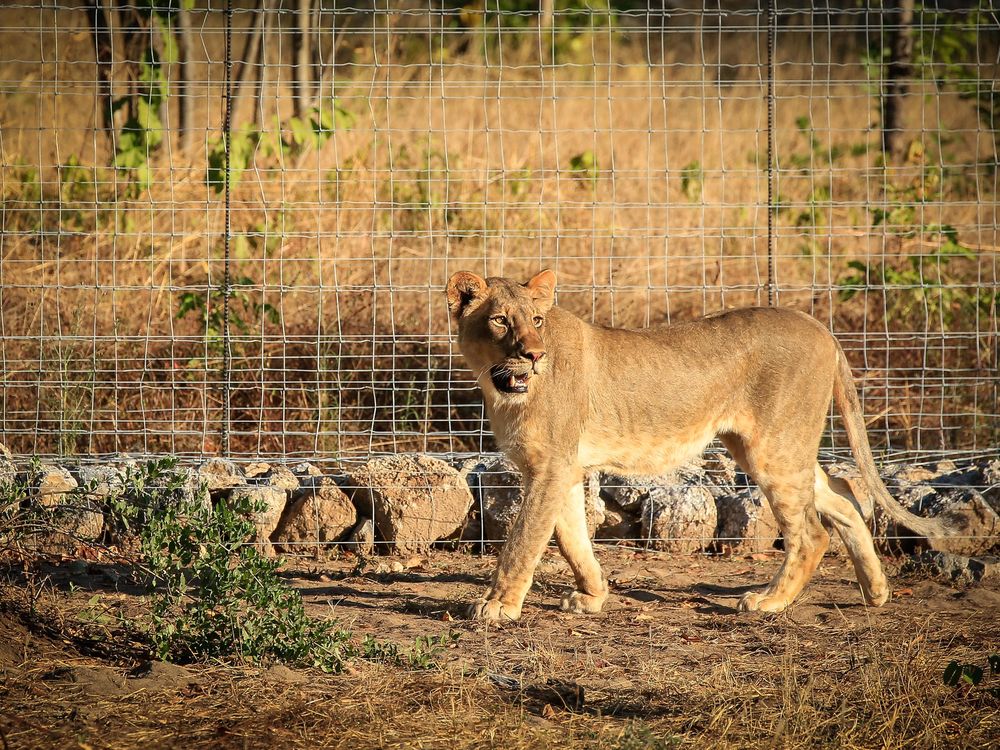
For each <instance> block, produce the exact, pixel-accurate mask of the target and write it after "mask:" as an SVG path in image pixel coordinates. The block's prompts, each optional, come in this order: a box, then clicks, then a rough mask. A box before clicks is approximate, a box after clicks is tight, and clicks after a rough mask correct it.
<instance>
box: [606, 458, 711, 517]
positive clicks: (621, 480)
mask: <svg viewBox="0 0 1000 750" xmlns="http://www.w3.org/2000/svg"><path fill="white" fill-rule="evenodd" d="M707 484H708V481H707V479H706V474H705V470H704V469H703V468H702V467H701V466H698V465H696V464H688V465H686V466H682V467H680V468H679V469H677V471H675V472H673V473H672V474H664V475H662V476H653V477H633V476H627V477H626V476H619V475H617V474H605V475H604V476H603V477H602V479H601V489H602V491H603V493H604V495H605V497H608V498H610V499H611V500H614V502H615V503H617V505H618V507H619V508H621V509H622V510H625V511H628V512H630V513H637V512H639V511H641V510H642V508H643V507H644V506H645V504H646V500H648V499H649V497H650V492H651V490H653V489H662V488H677V487H695V486H701V487H704V486H707Z"/></svg>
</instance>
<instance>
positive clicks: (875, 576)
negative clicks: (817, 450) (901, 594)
mask: <svg viewBox="0 0 1000 750" xmlns="http://www.w3.org/2000/svg"><path fill="white" fill-rule="evenodd" d="M815 474H816V479H815V493H816V509H817V510H818V511H819V512H820V514H821V515H822V518H823V521H824V523H826V524H828V525H830V526H832V527H833V528H834V529H836V531H837V533H838V534H839V535H840V538H841V539H842V540H843V541H844V546H845V547H846V548H847V554H848V555H850V558H851V562H852V563H853V564H854V572H855V574H856V575H857V577H858V583H859V584H861V593H862V595H863V596H864V599H865V603H866V604H871V605H873V606H875V607H879V606H881V605H883V604H885V602H886V601H887V600H888V599H889V582H888V581H887V580H886V577H885V573H884V572H883V571H882V564H881V563H880V562H879V559H878V555H876V554H875V544H874V542H873V541H872V535H871V533H870V532H869V531H868V527H867V526H866V525H865V522H864V519H863V518H862V517H861V514H860V513H859V512H858V510H857V508H856V507H855V505H854V503H852V502H851V501H850V500H849V499H848V498H846V497H844V496H842V495H841V494H840V493H838V492H837V491H836V490H835V489H834V488H833V487H832V486H831V483H830V478H829V477H828V476H827V474H826V472H825V471H823V469H822V467H820V465H819V464H817V465H816V471H815Z"/></svg>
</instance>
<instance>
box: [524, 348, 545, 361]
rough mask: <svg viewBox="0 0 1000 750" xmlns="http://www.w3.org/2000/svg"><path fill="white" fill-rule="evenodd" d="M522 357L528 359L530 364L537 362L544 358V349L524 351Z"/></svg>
mask: <svg viewBox="0 0 1000 750" xmlns="http://www.w3.org/2000/svg"><path fill="white" fill-rule="evenodd" d="M524 356H525V357H527V358H528V359H530V360H531V361H532V362H537V361H538V360H540V359H541V358H542V357H544V356H545V350H544V349H525V350H524Z"/></svg>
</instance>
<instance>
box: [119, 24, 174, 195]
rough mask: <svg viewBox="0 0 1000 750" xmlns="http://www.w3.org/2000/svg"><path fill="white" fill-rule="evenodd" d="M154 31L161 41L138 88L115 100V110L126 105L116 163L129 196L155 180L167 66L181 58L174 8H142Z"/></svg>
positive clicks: (152, 47) (145, 61)
mask: <svg viewBox="0 0 1000 750" xmlns="http://www.w3.org/2000/svg"><path fill="white" fill-rule="evenodd" d="M140 11H141V12H143V13H144V14H145V16H146V20H147V23H148V24H149V28H150V34H156V35H158V36H159V40H160V43H159V45H156V44H153V43H152V40H150V41H149V42H148V43H147V44H146V48H145V50H144V51H143V53H142V57H141V58H140V59H139V63H138V67H139V69H138V76H137V85H138V90H137V91H136V92H134V93H135V95H133V94H132V93H129V94H126V95H125V96H122V97H120V98H119V99H117V100H115V101H114V102H112V105H111V109H112V111H113V112H117V111H119V110H122V109H124V110H125V113H126V119H125V122H124V123H123V124H122V129H121V132H120V133H119V134H118V137H117V138H116V139H115V155H114V166H115V168H116V169H118V170H119V172H121V173H123V174H124V175H125V177H126V179H127V181H128V188H127V190H126V197H128V198H138V197H139V196H140V195H142V194H143V193H144V192H146V191H147V190H148V189H149V186H150V184H152V179H153V178H152V171H151V167H150V158H151V156H152V155H153V153H154V152H155V151H156V150H157V149H159V147H160V145H161V144H162V143H163V134H164V127H163V120H162V119H161V117H160V111H161V109H162V107H163V104H164V103H165V102H166V101H167V97H168V96H169V93H170V92H169V85H168V82H167V67H168V66H169V65H170V64H172V63H175V62H176V61H177V43H176V41H175V40H174V36H173V34H172V33H170V27H169V24H168V20H167V19H168V16H169V14H170V12H171V10H170V8H168V7H164V8H156V7H155V6H153V5H150V6H149V7H148V8H141V9H140Z"/></svg>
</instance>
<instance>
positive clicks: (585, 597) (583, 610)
mask: <svg viewBox="0 0 1000 750" xmlns="http://www.w3.org/2000/svg"><path fill="white" fill-rule="evenodd" d="M607 598H608V592H607V591H604V592H602V593H600V594H585V593H583V592H582V591H568V592H566V593H565V594H563V598H562V601H561V602H560V603H559V609H561V610H562V611H563V612H574V613H576V614H578V615H592V614H597V613H598V612H600V611H601V608H602V607H603V606H604V602H605V601H607Z"/></svg>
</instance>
